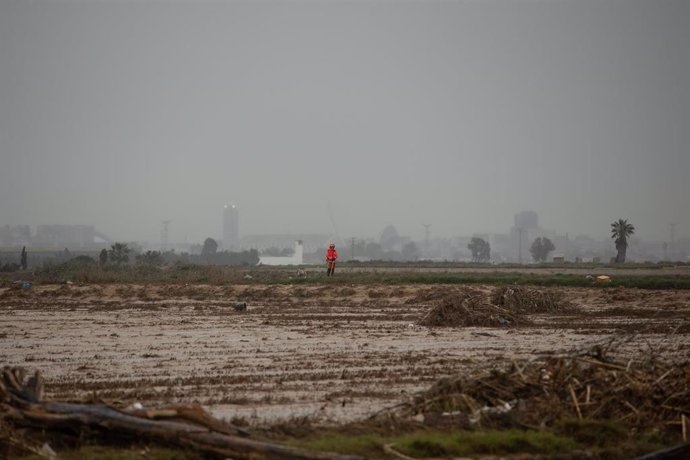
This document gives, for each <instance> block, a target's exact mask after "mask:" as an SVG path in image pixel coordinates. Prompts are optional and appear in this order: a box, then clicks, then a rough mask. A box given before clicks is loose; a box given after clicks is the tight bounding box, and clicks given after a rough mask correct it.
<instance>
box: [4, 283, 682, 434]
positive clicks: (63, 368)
mask: <svg viewBox="0 0 690 460" xmlns="http://www.w3.org/2000/svg"><path fill="white" fill-rule="evenodd" d="M466 289H467V288H466V287H463V286H446V285H434V286H430V285H429V286H425V285H414V286H395V285H380V286H377V285H352V286H323V285H321V286H319V285H308V286H306V285H305V286H290V285H256V284H254V285H249V286H243V285H236V286H204V285H189V286H186V285H167V286H161V285H155V286H145V285H85V286H78V285H60V286H38V287H32V288H31V289H29V290H28V291H21V290H10V289H0V363H2V364H3V365H10V366H23V367H28V368H31V369H37V370H40V371H41V372H42V373H43V374H44V376H45V379H46V388H47V389H48V390H49V391H50V393H48V394H47V395H46V397H47V399H60V400H83V399H85V398H93V397H94V396H95V397H96V398H99V399H102V400H104V401H107V402H111V403H118V404H131V403H134V402H140V403H141V404H143V405H144V407H150V406H155V405H159V404H174V403H180V404H188V403H200V404H202V405H204V406H205V407H207V408H208V409H209V410H210V411H211V412H212V413H214V414H215V415H217V416H220V417H226V418H228V419H231V418H235V419H238V418H240V419H244V420H245V421H247V422H249V423H255V424H262V423H274V422H278V421H280V420H281V419H286V418H289V417H301V416H309V417H311V418H312V419H313V420H314V421H316V422H324V423H330V422H336V423H344V422H349V421H352V420H356V419H359V418H362V417H366V416H368V415H371V414H373V413H375V412H376V411H378V410H380V409H382V408H384V407H388V406H391V405H394V404H397V403H399V402H401V401H404V400H409V399H410V398H411V397H412V395H414V394H416V393H418V392H420V391H423V390H426V389H428V388H429V387H430V386H431V385H432V384H433V383H434V382H436V381H438V380H439V379H440V378H443V377H448V376H453V375H458V374H463V373H467V374H470V373H474V372H476V371H478V370H484V369H490V368H494V367H497V366H499V365H501V364H503V363H506V362H510V361H511V360H515V359H522V358H529V357H533V356H535V355H539V354H545V353H567V352H569V351H572V350H573V349H579V348H583V347H589V346H592V345H594V344H608V343H610V342H611V341H612V340H613V341H616V342H617V345H618V346H617V347H616V349H615V351H614V352H615V353H616V354H617V356H618V358H620V359H622V360H626V361H627V360H630V359H632V360H634V359H636V354H637V353H638V352H639V350H640V349H641V348H644V349H646V350H648V351H649V352H651V353H654V354H656V355H658V356H660V357H663V358H665V359H669V360H679V359H683V358H687V356H688V355H690V327H689V325H688V322H687V321H688V320H687V318H690V291H674V290H664V291H649V290H645V291H642V290H637V289H624V288H550V289H540V291H545V292H546V293H547V294H548V295H549V296H550V295H553V296H555V297H553V298H556V297H557V298H558V299H559V300H562V301H563V302H564V304H567V305H568V308H563V309H559V308H556V307H554V308H549V309H548V310H549V311H548V312H545V313H534V314H528V315H527V316H526V318H527V319H528V321H525V322H524V323H516V324H511V325H509V326H504V325H501V324H500V323H499V324H498V325H495V326H491V327H485V326H481V327H477V326H472V327H460V326H457V327H443V326H444V325H443V324H441V325H440V326H441V327H426V326H422V325H420V324H419V323H420V320H422V318H424V317H425V315H427V314H428V313H429V312H430V311H431V310H432V309H433V308H434V307H438V306H439V305H441V304H443V302H447V301H448V299H449V298H450V299H452V298H457V297H458V296H462V295H463V292H465V291H466ZM472 289H473V290H478V291H481V292H484V293H485V294H486V296H487V298H490V296H491V293H492V292H493V290H494V289H496V288H491V287H485V286H473V287H472ZM520 289H525V288H520ZM473 292H474V291H473ZM530 295H531V296H533V295H532V294H530ZM549 298H551V297H549ZM236 302H247V305H248V307H247V311H241V312H240V311H235V309H234V308H233V307H234V305H235V303H236Z"/></svg>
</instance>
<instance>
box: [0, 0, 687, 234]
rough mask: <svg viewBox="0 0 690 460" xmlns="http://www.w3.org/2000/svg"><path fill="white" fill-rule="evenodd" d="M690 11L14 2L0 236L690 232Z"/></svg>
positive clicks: (1, 35)
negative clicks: (228, 214)
mask: <svg viewBox="0 0 690 460" xmlns="http://www.w3.org/2000/svg"><path fill="white" fill-rule="evenodd" d="M689 146H690V2H688V1H685V0H678V1H664V0H654V1H652V0H648V1H630V0H624V1H617V0H616V1H614V0H592V1H586V0H560V1H556V0H554V1H546V0H540V1H537V0H532V1H520V0H514V1H513V0H504V1H498V0H486V1H417V2H404V1H356V2H355V1H352V2H338V1H319V2H316V1H309V2H307V1H300V2H297V1H280V2H265V1H254V2H235V1H214V2H200V1H191V0H190V1H158V2H152V1H60V0H54V1H29V0H0V156H1V157H0V158H1V160H2V161H1V163H0V197H1V198H0V225H4V224H30V225H38V224H45V223H87V224H88V223H93V224H95V225H96V226H97V227H98V228H99V229H100V230H101V231H103V232H106V233H108V234H110V235H112V236H113V237H115V238H118V239H140V240H142V239H147V240H154V241H156V240H158V239H159V235H160V228H161V224H160V222H161V220H162V219H171V220H172V221H173V223H172V227H171V239H172V240H175V241H182V240H184V239H185V238H187V239H188V240H189V241H195V240H200V239H202V238H203V237H205V236H214V237H219V236H220V232H221V230H220V227H221V212H222V206H223V204H225V203H226V202H234V203H236V204H238V205H239V207H240V210H241V211H240V231H241V233H243V234H247V233H256V232H260V233H278V232H307V233H317V232H330V231H331V223H330V220H329V218H328V202H329V201H330V203H331V208H332V210H333V215H334V218H335V221H336V223H337V226H338V229H339V231H340V233H341V234H342V235H343V236H349V235H361V236H366V235H372V236H373V235H375V234H377V233H378V232H380V230H381V229H382V228H383V226H384V225H385V224H387V223H393V224H395V225H396V226H397V228H398V230H399V232H400V233H401V234H405V235H409V236H412V237H413V238H421V237H422V236H423V233H424V229H423V227H422V225H421V224H422V223H430V224H432V225H433V226H432V234H433V235H436V236H452V235H468V234H471V233H473V232H503V231H506V230H507V229H508V228H509V227H510V226H511V225H512V217H513V214H514V213H515V212H517V211H520V210H522V209H533V210H535V211H537V212H538V213H539V216H540V220H541V223H542V225H543V226H544V227H546V228H549V229H555V230H558V231H560V232H566V231H567V232H569V233H570V234H571V235H575V234H578V233H583V232H586V233H590V234H593V235H594V236H597V237H605V236H606V235H607V234H608V227H609V223H610V222H611V221H612V220H614V219H617V218H619V217H621V218H627V219H629V220H630V221H631V222H632V223H633V224H634V225H635V226H636V227H637V229H638V234H639V235H640V236H641V237H643V238H644V237H647V238H659V239H661V238H667V237H668V223H669V222H678V223H679V224H680V225H679V226H678V227H677V229H678V233H679V234H680V235H688V234H690V204H689V201H688V200H689V199H690V180H689V176H690V148H689Z"/></svg>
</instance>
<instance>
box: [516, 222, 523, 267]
mask: <svg viewBox="0 0 690 460" xmlns="http://www.w3.org/2000/svg"><path fill="white" fill-rule="evenodd" d="M517 231H518V263H519V264H522V227H518V228H517Z"/></svg>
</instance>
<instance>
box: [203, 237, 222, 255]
mask: <svg viewBox="0 0 690 460" xmlns="http://www.w3.org/2000/svg"><path fill="white" fill-rule="evenodd" d="M216 251H218V243H216V240H214V239H213V238H206V239H205V240H204V246H203V247H202V248H201V255H202V256H210V255H213V254H215V253H216Z"/></svg>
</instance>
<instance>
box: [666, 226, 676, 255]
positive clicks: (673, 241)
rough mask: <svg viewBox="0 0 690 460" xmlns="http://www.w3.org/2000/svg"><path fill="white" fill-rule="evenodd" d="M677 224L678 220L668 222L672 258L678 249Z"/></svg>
mask: <svg viewBox="0 0 690 460" xmlns="http://www.w3.org/2000/svg"><path fill="white" fill-rule="evenodd" d="M676 225H678V222H671V223H670V224H668V230H669V233H670V236H671V242H670V244H669V251H668V252H669V253H670V255H671V258H673V254H674V252H675V250H676Z"/></svg>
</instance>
